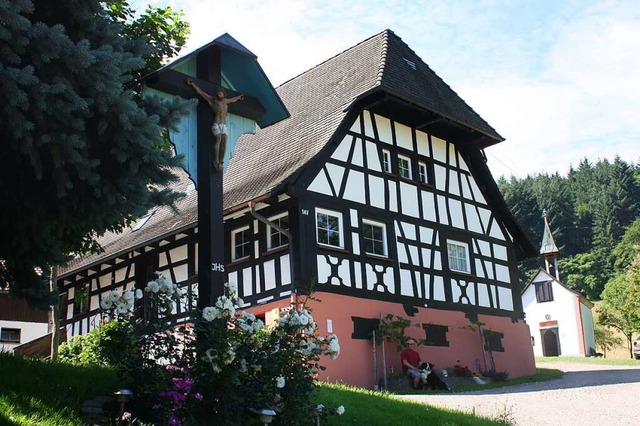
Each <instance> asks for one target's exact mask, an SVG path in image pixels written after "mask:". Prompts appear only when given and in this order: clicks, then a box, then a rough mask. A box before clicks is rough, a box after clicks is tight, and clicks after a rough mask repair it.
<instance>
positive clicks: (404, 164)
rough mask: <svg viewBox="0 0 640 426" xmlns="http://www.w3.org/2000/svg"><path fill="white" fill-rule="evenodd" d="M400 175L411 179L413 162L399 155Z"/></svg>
mask: <svg viewBox="0 0 640 426" xmlns="http://www.w3.org/2000/svg"><path fill="white" fill-rule="evenodd" d="M398 174H399V175H400V177H403V178H407V179H411V160H410V159H409V158H408V157H403V156H402V155H398Z"/></svg>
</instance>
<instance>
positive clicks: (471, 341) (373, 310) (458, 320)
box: [249, 293, 536, 388]
mask: <svg viewBox="0 0 640 426" xmlns="http://www.w3.org/2000/svg"><path fill="white" fill-rule="evenodd" d="M314 298H316V299H318V301H311V302H310V303H309V304H308V305H307V306H308V307H309V308H311V310H312V315H313V317H314V319H315V320H316V322H317V323H318V333H319V334H320V335H326V334H328V331H327V320H331V321H332V323H333V333H335V334H336V335H337V336H338V338H339V340H340V356H339V357H338V359H336V360H334V361H332V360H330V359H328V358H327V359H326V360H323V362H322V365H324V366H325V367H327V369H326V370H325V371H324V372H323V373H322V374H321V377H320V378H321V379H322V380H326V381H330V382H343V383H347V384H350V385H354V386H362V387H366V388H372V387H373V386H374V385H375V384H376V383H375V381H374V376H373V347H372V344H371V341H369V340H355V339H352V338H351V334H352V333H353V321H352V320H351V317H352V316H356V317H362V318H379V317H380V316H381V315H382V316H385V315H387V314H389V313H391V314H393V315H399V316H401V317H403V318H406V319H409V320H410V321H411V322H412V323H414V324H415V323H433V324H438V325H447V326H449V331H448V333H447V339H448V341H449V347H436V346H418V349H417V351H418V352H419V353H420V356H421V358H422V360H423V361H429V362H431V363H433V364H435V365H436V368H445V367H451V366H453V365H454V364H457V363H458V361H459V362H460V364H462V365H465V366H467V367H469V369H471V370H472V371H476V370H477V369H476V359H477V360H479V362H480V364H481V366H482V368H483V369H484V363H483V359H482V352H481V348H480V341H479V337H478V335H477V333H472V332H470V331H468V330H465V329H462V327H464V326H467V325H469V324H470V323H469V321H468V320H467V319H466V318H465V316H464V313H462V312H454V311H442V310H436V309H428V308H419V309H418V312H417V313H416V314H415V315H414V316H413V317H409V316H407V314H406V313H405V312H404V309H403V308H402V305H400V304H397V303H389V302H382V301H376V300H366V299H361V298H356V297H348V296H342V295H336V294H330V293H315V294H314ZM286 306H288V301H284V300H283V301H279V302H273V303H269V304H266V305H262V306H259V307H255V308H252V309H249V310H250V311H252V312H253V313H257V314H259V313H263V312H265V311H266V312H268V311H270V310H271V309H273V308H276V307H286ZM478 319H479V320H480V321H482V322H484V323H486V325H485V327H486V328H490V329H491V330H493V331H496V332H500V333H504V337H503V339H502V345H503V347H504V349H505V351H504V352H494V360H495V364H496V369H497V370H498V371H508V372H509V377H512V378H513V377H520V376H526V375H531V374H534V373H535V371H536V369H535V360H534V357H533V349H532V347H531V338H530V334H529V326H528V325H527V324H525V323H524V321H522V320H520V321H518V322H517V323H513V322H512V321H511V319H510V318H503V317H493V316H487V315H480V316H479V318H478ZM407 335H409V336H413V337H415V338H417V339H424V338H425V332H424V330H423V329H422V328H421V327H420V328H418V327H411V328H410V329H408V331H407ZM396 346H397V345H396V344H387V345H386V346H385V351H386V360H387V362H386V364H387V372H388V373H391V372H392V371H394V372H398V371H401V367H400V354H399V352H396ZM376 351H377V358H378V380H379V383H380V382H381V380H382V349H381V347H380V346H378V347H377V348H376ZM486 362H487V366H488V365H489V358H488V354H487V359H486Z"/></svg>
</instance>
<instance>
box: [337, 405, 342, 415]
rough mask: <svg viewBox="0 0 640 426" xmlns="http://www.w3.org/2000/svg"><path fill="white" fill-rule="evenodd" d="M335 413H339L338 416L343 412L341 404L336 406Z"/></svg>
mask: <svg viewBox="0 0 640 426" xmlns="http://www.w3.org/2000/svg"><path fill="white" fill-rule="evenodd" d="M336 414H337V415H339V416H341V415H343V414H344V406H343V405H341V406H339V407H338V408H336Z"/></svg>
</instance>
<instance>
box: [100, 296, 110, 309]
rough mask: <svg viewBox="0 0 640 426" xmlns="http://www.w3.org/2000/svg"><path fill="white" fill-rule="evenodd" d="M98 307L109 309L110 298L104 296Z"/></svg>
mask: <svg viewBox="0 0 640 426" xmlns="http://www.w3.org/2000/svg"><path fill="white" fill-rule="evenodd" d="M100 307H101V308H102V309H111V308H112V307H113V302H112V301H111V298H110V297H105V298H104V299H102V302H100Z"/></svg>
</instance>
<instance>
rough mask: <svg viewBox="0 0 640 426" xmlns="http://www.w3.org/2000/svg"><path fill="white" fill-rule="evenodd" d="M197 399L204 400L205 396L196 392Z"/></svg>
mask: <svg viewBox="0 0 640 426" xmlns="http://www.w3.org/2000/svg"><path fill="white" fill-rule="evenodd" d="M194 397H195V399H197V400H198V401H202V399H203V398H204V396H202V394H201V393H199V392H196V394H195V395H194Z"/></svg>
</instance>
